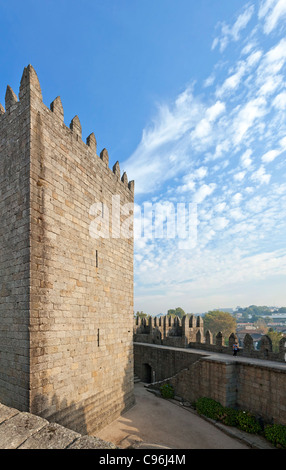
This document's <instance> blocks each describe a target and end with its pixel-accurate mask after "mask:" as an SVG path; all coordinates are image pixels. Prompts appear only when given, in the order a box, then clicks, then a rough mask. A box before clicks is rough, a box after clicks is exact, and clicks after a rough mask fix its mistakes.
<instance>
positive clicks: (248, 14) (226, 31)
mask: <svg viewBox="0 0 286 470" xmlns="http://www.w3.org/2000/svg"><path fill="white" fill-rule="evenodd" d="M253 13H254V6H253V5H250V6H247V7H246V8H245V10H244V12H243V13H241V14H240V15H239V16H238V18H237V20H236V21H235V23H234V25H233V26H232V27H230V26H228V25H227V24H225V23H222V24H221V35H220V36H219V37H216V38H215V39H214V41H213V44H212V49H215V48H216V47H217V46H218V45H220V52H223V51H224V50H225V48H226V47H227V45H228V43H229V41H231V40H232V41H238V40H239V39H240V33H241V32H242V31H243V30H244V29H245V28H246V26H247V25H248V23H249V21H250V20H251V18H252V16H253Z"/></svg>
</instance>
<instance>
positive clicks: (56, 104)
mask: <svg viewBox="0 0 286 470" xmlns="http://www.w3.org/2000/svg"><path fill="white" fill-rule="evenodd" d="M50 110H51V111H52V112H53V113H54V115H55V116H57V117H58V118H59V119H60V120H61V121H62V122H63V121H64V108H63V105H62V101H61V98H60V96H57V97H56V98H55V99H54V101H52V103H51V104H50Z"/></svg>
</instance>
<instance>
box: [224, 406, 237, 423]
mask: <svg viewBox="0 0 286 470" xmlns="http://www.w3.org/2000/svg"><path fill="white" fill-rule="evenodd" d="M223 413H224V414H223V415H222V416H221V422H222V423H223V424H225V425H226V426H237V424H238V420H237V418H238V413H239V412H238V411H237V410H235V409H234V408H224V412H223Z"/></svg>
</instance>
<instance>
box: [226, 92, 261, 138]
mask: <svg viewBox="0 0 286 470" xmlns="http://www.w3.org/2000/svg"><path fill="white" fill-rule="evenodd" d="M266 113H267V109H266V101H265V100H264V98H262V97H259V98H254V99H252V100H250V101H249V102H248V103H246V104H245V105H244V106H243V108H242V109H241V110H240V111H239V112H238V115H237V117H236V118H235V120H234V126H233V127H234V142H235V144H239V143H240V142H241V141H242V139H243V138H244V137H245V135H246V133H247V131H248V130H249V129H250V128H251V126H252V125H253V124H254V122H255V120H257V119H259V118H261V117H263V116H264V115H265V114H266Z"/></svg>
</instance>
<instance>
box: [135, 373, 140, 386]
mask: <svg viewBox="0 0 286 470" xmlns="http://www.w3.org/2000/svg"><path fill="white" fill-rule="evenodd" d="M138 382H141V380H140V379H139V377H138V375H136V374H134V383H135V384H137V383H138Z"/></svg>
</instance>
